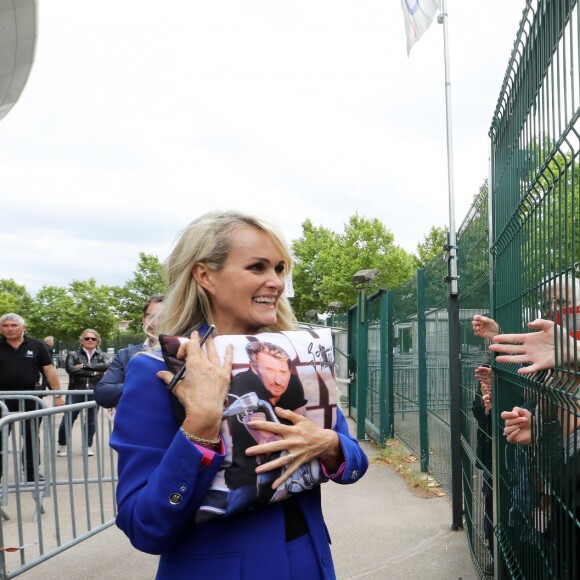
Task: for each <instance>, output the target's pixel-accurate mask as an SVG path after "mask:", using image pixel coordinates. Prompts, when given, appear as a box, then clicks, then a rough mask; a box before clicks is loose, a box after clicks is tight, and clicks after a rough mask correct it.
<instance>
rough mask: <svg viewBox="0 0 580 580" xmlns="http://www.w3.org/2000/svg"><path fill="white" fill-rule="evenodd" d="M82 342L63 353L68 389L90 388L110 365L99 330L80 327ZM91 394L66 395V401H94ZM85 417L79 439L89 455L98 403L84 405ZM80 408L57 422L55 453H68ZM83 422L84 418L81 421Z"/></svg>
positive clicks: (91, 452)
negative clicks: (56, 448)
mask: <svg viewBox="0 0 580 580" xmlns="http://www.w3.org/2000/svg"><path fill="white" fill-rule="evenodd" d="M79 339H80V341H81V343H80V348H79V349H78V350H74V351H72V352H69V353H68V355H67V357H66V363H65V368H66V372H67V373H68V374H69V387H68V388H69V390H70V391H77V390H93V389H94V388H95V386H96V384H97V383H98V382H99V379H100V378H101V377H102V376H103V375H104V374H105V372H106V371H107V369H108V368H109V358H108V356H107V355H106V354H105V353H104V352H101V350H100V349H99V345H100V344H101V337H100V335H99V333H98V332H97V331H96V330H94V329H92V328H87V329H85V330H83V332H82V333H81V335H80V337H79ZM94 399H95V398H94V395H93V394H92V393H91V394H88V395H68V396H67V402H68V403H69V404H74V403H82V402H84V401H94ZM85 411H86V417H87V425H86V432H85V426H84V424H83V429H82V441H83V445H84V450H85V451H86V454H87V455H89V456H92V455H94V454H95V453H94V451H93V439H94V437H95V430H96V424H95V422H96V414H97V411H98V407H91V408H88V409H85ZM79 413H80V410H75V411H72V412H71V413H70V414H65V415H64V416H63V418H62V421H61V422H60V427H59V428H58V451H57V452H56V454H57V455H58V456H59V457H66V456H67V455H68V447H69V446H68V442H69V441H70V440H71V429H72V425H73V423H74V422H75V421H76V419H77V417H78V416H79ZM83 423H84V422H83Z"/></svg>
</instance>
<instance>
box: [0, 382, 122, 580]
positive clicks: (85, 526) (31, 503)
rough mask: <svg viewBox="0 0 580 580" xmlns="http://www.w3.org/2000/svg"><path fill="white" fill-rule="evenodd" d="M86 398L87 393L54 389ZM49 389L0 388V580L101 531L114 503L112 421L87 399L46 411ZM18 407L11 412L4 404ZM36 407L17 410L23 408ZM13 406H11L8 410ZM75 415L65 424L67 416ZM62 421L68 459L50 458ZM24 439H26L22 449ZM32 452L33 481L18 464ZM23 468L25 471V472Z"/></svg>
mask: <svg viewBox="0 0 580 580" xmlns="http://www.w3.org/2000/svg"><path fill="white" fill-rule="evenodd" d="M60 394H71V395H75V396H86V395H89V394H92V391H90V390H86V391H61V392H60ZM55 395H56V393H55V392H53V391H43V396H44V397H46V398H41V397H39V393H38V391H18V392H12V391H11V392H6V391H0V411H1V412H2V418H1V419H0V437H1V442H2V450H1V455H2V460H1V465H2V481H1V483H0V494H1V497H0V506H1V508H0V510H1V511H0V515H1V516H2V517H0V580H4V579H8V578H14V577H16V576H18V575H20V574H22V573H23V572H26V571H27V570H29V569H31V568H33V567H34V566H36V565H38V564H40V563H42V562H44V561H46V560H48V559H49V558H52V557H53V556H56V555H57V554H60V553H61V552H63V551H64V550H66V549H68V548H70V547H72V546H74V545H76V544H78V543H80V542H82V541H83V540H85V539H87V538H89V537H91V536H93V535H95V534H97V533H98V532H100V531H102V530H104V529H106V528H108V527H109V526H111V525H113V524H114V522H115V517H116V514H117V506H116V502H115V489H116V481H117V471H116V456H115V455H114V452H113V450H112V449H111V448H110V447H109V445H108V442H109V436H110V434H111V431H112V423H111V421H109V420H108V418H107V411H106V410H104V409H100V410H99V409H98V407H97V405H96V403H95V402H94V401H86V402H80V403H74V404H66V405H63V406H61V407H48V406H47V404H46V402H45V401H46V400H47V399H48V398H49V397H50V398H52V397H54V396H55ZM15 399H16V400H18V404H19V410H18V411H10V410H9V408H8V405H9V404H10V403H9V401H10V400H15ZM26 404H27V405H28V407H31V406H32V405H33V404H34V407H35V410H27V411H24V410H22V409H24V406H25V405H26ZM11 407H14V404H12V405H11ZM92 408H95V409H96V410H97V411H98V413H97V416H96V420H95V421H96V432H95V437H94V442H93V446H92V449H93V451H94V456H88V455H87V453H86V445H85V443H86V441H87V421H86V410H87V409H92ZM74 412H79V416H78V417H77V419H76V421H75V423H74V424H73V425H72V426H71V416H72V414H73V413H74ZM63 418H64V420H65V432H66V437H67V455H66V456H63V457H59V456H57V450H58V441H57V433H58V427H59V425H60V423H61V421H62V420H63ZM27 434H31V439H32V442H31V444H29V445H28V446H27V445H26V444H25V440H26V436H27ZM27 448H28V451H30V450H31V453H32V463H33V465H34V477H33V481H27V479H28V478H27V474H26V469H25V466H26V464H27V462H28V463H30V462H29V461H28V460H29V459H30V458H29V456H28V455H29V453H28V451H27ZM29 471H30V469H29Z"/></svg>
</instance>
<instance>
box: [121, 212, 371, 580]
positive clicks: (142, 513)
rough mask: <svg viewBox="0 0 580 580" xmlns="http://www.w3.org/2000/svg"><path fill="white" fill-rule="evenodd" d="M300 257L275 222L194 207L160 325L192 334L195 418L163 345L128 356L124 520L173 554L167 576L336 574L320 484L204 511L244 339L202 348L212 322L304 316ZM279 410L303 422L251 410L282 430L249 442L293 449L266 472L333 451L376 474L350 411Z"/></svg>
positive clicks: (152, 546)
mask: <svg viewBox="0 0 580 580" xmlns="http://www.w3.org/2000/svg"><path fill="white" fill-rule="evenodd" d="M290 265H291V257H290V253H289V250H288V248H287V246H286V244H285V242H284V240H283V239H282V237H281V236H280V234H278V233H277V232H276V231H275V230H274V229H273V228H272V226H271V225H269V224H268V223H267V222H265V221H263V220H260V219H257V218H254V217H251V216H248V215H245V214H242V213H239V212H234V211H214V212H210V213H207V214H205V215H202V216H201V217H199V218H197V219H196V220H194V221H193V222H192V223H191V224H190V225H189V226H187V228H186V229H185V230H184V231H183V232H182V233H181V234H180V236H179V238H178V241H177V243H176V245H175V247H174V249H173V250H172V252H171V254H170V256H169V258H168V260H167V272H168V280H169V292H168V294H167V297H166V299H165V302H164V309H163V311H162V313H161V315H160V322H159V331H160V333H163V334H168V335H184V334H186V335H187V336H190V337H191V340H189V341H187V342H186V343H184V344H183V345H182V347H181V348H180V351H179V352H178V356H179V357H186V368H187V372H186V373H185V378H183V380H181V381H179V382H178V384H177V386H176V387H175V389H174V393H175V396H176V397H177V399H178V400H179V403H180V404H181V405H182V406H183V407H184V408H185V419H184V420H183V422H182V423H180V422H179V421H178V419H177V415H176V412H175V409H174V407H173V401H172V395H171V393H170V392H168V390H167V388H166V383H169V382H170V380H171V378H172V374H171V373H170V372H169V371H167V370H165V369H166V366H165V364H164V362H163V360H162V358H161V357H155V356H151V355H149V354H147V353H144V354H142V355H138V356H135V357H133V359H132V360H131V362H130V363H129V365H128V367H127V379H126V382H125V389H124V392H123V396H122V398H121V401H120V402H119V406H118V408H117V418H116V421H115V429H114V431H113V434H112V436H111V446H112V447H113V448H114V449H115V450H116V451H117V452H118V477H119V481H118V486H117V503H118V515H117V525H118V526H119V527H120V528H121V529H122V530H123V531H124V532H125V534H126V535H127V536H128V537H129V538H130V540H131V542H132V544H133V545H134V546H135V547H136V548H138V549H140V550H142V551H145V552H149V553H154V554H160V555H161V558H160V562H159V567H158V571H157V578H158V580H164V579H168V580H169V579H171V580H179V579H189V578H194V577H195V578H220V579H222V580H236V579H241V578H255V579H256V580H260V579H264V580H265V579H271V578H278V579H280V580H290V579H305V578H309V579H317V578H324V579H331V578H335V574H334V566H333V563H332V556H331V552H330V546H329V538H328V532H327V529H326V526H325V523H324V518H323V515H322V510H321V498H320V487H315V488H314V489H312V490H310V491H304V492H302V493H299V494H296V495H295V496H294V495H293V496H291V499H287V500H284V501H280V502H276V503H272V504H268V505H265V506H260V507H258V508H256V509H253V510H250V511H246V512H243V513H240V514H237V515H234V516H231V517H224V518H215V519H211V520H209V521H205V522H203V523H198V524H196V523H195V515H196V512H197V510H198V507H199V505H200V502H201V500H202V498H204V496H205V495H206V493H207V491H208V490H209V488H210V486H211V484H212V481H213V480H214V478H215V477H216V474H217V473H218V469H219V468H220V467H221V466H222V464H223V462H224V460H225V458H226V449H225V445H224V442H223V441H222V439H221V437H220V425H221V423H222V414H223V412H224V403H225V399H226V394H227V391H228V385H229V383H230V378H231V374H232V360H233V349H232V347H231V345H230V346H229V347H228V348H227V349H226V353H225V358H224V360H223V361H222V360H221V359H220V357H219V356H218V354H217V350H216V347H215V344H214V342H213V340H212V339H211V338H209V339H208V340H207V342H206V346H205V347H204V348H200V346H199V342H198V341H199V338H200V336H201V335H202V334H203V333H204V331H205V329H206V328H207V325H208V324H213V325H215V330H216V332H217V333H219V334H222V335H234V334H244V335H247V334H256V333H259V332H260V331H264V330H268V331H280V330H293V329H296V322H295V318H294V316H293V313H292V310H291V308H290V304H289V302H288V300H287V298H286V296H285V294H284V282H285V276H286V275H287V273H288V271H289V269H290ZM191 329H194V331H193V332H191ZM276 414H277V415H278V417H279V418H280V419H285V420H287V421H289V422H290V423H291V424H290V425H284V424H280V423H277V422H272V421H252V422H250V423H249V425H250V426H251V427H252V428H255V429H259V430H262V431H269V432H271V433H274V434H277V435H280V436H281V439H278V440H276V441H274V442H268V443H264V444H261V445H254V446H252V447H250V448H249V449H248V450H247V451H246V453H247V454H248V455H250V456H252V455H259V454H263V453H271V452H274V451H282V450H284V451H286V455H285V456H283V457H280V458H278V459H276V460H274V461H271V462H269V463H267V464H264V465H260V466H259V467H258V468H257V471H262V472H267V471H270V470H274V469H278V468H280V467H282V466H286V467H287V470H286V472H285V474H284V476H283V478H282V479H285V478H286V477H289V476H290V475H291V474H292V473H293V472H294V471H295V470H297V469H298V468H299V466H301V465H302V464H304V463H307V462H310V461H311V460H313V459H314V458H319V459H320V461H321V462H322V464H323V465H324V466H325V469H326V472H327V475H328V476H329V477H330V479H331V480H333V481H335V482H337V483H341V484H349V483H354V482H356V481H357V480H358V479H359V478H360V477H361V476H362V475H363V474H364V473H365V471H366V469H367V466H368V459H367V457H366V455H365V453H364V451H363V450H362V449H361V447H360V446H359V444H358V442H357V441H356V440H355V439H354V438H353V437H351V436H350V434H349V431H348V427H347V423H346V420H345V418H344V416H343V415H342V413H341V412H340V410H338V411H337V423H336V426H335V428H334V429H322V428H321V427H319V426H318V425H316V424H315V423H313V422H312V421H310V420H309V419H307V418H306V417H303V416H301V415H298V414H296V413H294V412H292V411H290V410H286V409H281V408H278V409H277V410H276ZM280 483H282V481H277V482H276V483H275V485H279V484H280Z"/></svg>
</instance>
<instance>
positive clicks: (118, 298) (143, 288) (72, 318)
mask: <svg viewBox="0 0 580 580" xmlns="http://www.w3.org/2000/svg"><path fill="white" fill-rule="evenodd" d="M165 291H166V282H165V276H164V269H163V266H162V265H161V264H160V262H159V259H158V258H157V257H156V256H152V255H148V254H144V253H141V254H140V255H139V263H138V264H137V267H136V269H135V271H134V273H133V277H132V278H131V279H130V280H128V281H127V282H126V284H125V285H124V286H106V285H99V284H98V283H97V282H96V280H95V279H94V278H91V279H89V280H73V281H72V282H70V283H69V284H68V285H67V286H43V287H42V288H41V289H40V290H39V291H38V293H37V294H36V296H35V297H33V298H32V297H31V296H30V294H29V293H28V292H27V290H26V288H25V287H24V286H21V285H19V284H17V283H16V282H15V281H14V280H10V279H0V315H1V314H5V313H7V312H16V313H18V314H20V315H21V316H22V317H23V318H24V320H25V321H26V327H27V333H28V334H30V335H31V336H35V337H43V336H47V335H49V334H50V335H53V336H55V338H56V339H57V340H58V341H65V342H76V341H77V338H78V336H79V335H80V333H81V332H82V331H83V330H84V329H85V328H94V329H95V330H97V331H98V332H99V334H100V335H101V337H102V338H103V339H112V338H114V337H116V336H117V335H118V334H119V328H120V325H121V323H122V322H124V321H126V320H129V332H131V331H133V332H136V333H137V334H142V329H141V313H142V309H143V305H144V303H145V302H146V301H147V299H148V298H149V297H150V296H152V295H153V294H161V293H163V292H165Z"/></svg>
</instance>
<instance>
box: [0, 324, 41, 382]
mask: <svg viewBox="0 0 580 580" xmlns="http://www.w3.org/2000/svg"><path fill="white" fill-rule="evenodd" d="M23 338H24V342H22V344H21V345H20V346H19V347H18V348H16V349H15V348H13V347H12V346H10V345H9V344H8V342H7V341H6V338H5V337H3V336H2V337H0V390H1V391H32V390H34V389H35V386H36V383H37V382H38V376H39V373H40V369H41V368H42V367H44V366H46V365H50V364H52V359H51V357H50V353H49V352H48V348H47V347H46V345H45V344H44V343H43V342H41V341H40V340H36V339H35V338H29V337H28V336H26V335H24V337H23Z"/></svg>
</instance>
